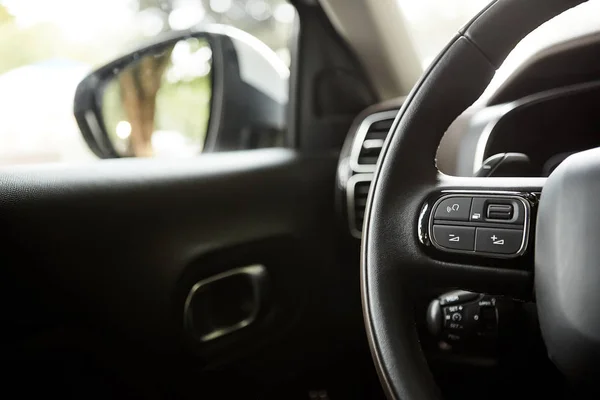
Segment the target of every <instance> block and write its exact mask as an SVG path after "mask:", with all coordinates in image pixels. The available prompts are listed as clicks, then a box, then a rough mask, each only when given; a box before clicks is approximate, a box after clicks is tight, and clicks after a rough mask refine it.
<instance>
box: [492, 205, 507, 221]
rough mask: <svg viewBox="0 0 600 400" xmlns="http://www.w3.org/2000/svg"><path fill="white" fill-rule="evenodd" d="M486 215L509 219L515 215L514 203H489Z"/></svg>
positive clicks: (493, 217)
mask: <svg viewBox="0 0 600 400" xmlns="http://www.w3.org/2000/svg"><path fill="white" fill-rule="evenodd" d="M486 216H487V218H488V219H500V220H504V221H509V220H511V219H512V217H513V205H512V204H488V206H487V212H486Z"/></svg>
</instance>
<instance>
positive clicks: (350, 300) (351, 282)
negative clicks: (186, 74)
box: [0, 0, 600, 400]
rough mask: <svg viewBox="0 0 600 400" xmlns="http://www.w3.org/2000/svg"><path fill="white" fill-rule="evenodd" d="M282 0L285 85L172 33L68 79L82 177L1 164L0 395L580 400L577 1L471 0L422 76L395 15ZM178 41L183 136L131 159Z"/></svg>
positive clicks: (54, 168) (581, 186)
mask: <svg viewBox="0 0 600 400" xmlns="http://www.w3.org/2000/svg"><path fill="white" fill-rule="evenodd" d="M191 1H192V2H194V1H197V2H201V0H191ZM211 3H212V2H211ZM290 3H291V4H292V5H293V7H294V9H295V13H296V20H295V23H294V29H293V31H292V35H291V38H290V49H291V54H292V57H291V64H290V66H289V68H288V67H287V66H284V65H283V64H282V63H281V61H280V60H278V59H276V57H275V56H274V54H275V53H274V52H273V51H272V50H270V49H269V48H268V47H267V45H265V44H264V43H262V42H261V41H260V40H258V39H256V38H254V37H250V35H249V34H247V33H245V32H243V31H242V30H238V29H236V28H232V27H228V26H225V25H224V24H213V25H210V26H202V27H191V28H189V29H185V30H174V31H172V32H169V33H166V34H164V35H162V36H158V37H157V38H155V39H154V40H152V41H149V42H148V43H146V44H145V45H143V46H135V48H134V49H133V50H132V51H129V52H126V53H124V54H122V55H121V56H119V57H116V58H114V59H112V60H106V62H104V63H100V64H99V65H97V66H96V67H95V69H94V70H93V71H90V72H89V73H88V74H87V75H86V76H85V77H84V78H83V79H82V80H81V81H80V82H79V83H78V86H77V89H76V91H75V93H74V96H73V103H72V105H73V107H72V114H73V117H74V119H75V121H76V123H77V126H78V134H79V135H81V138H82V140H84V141H85V144H86V145H87V146H88V147H89V149H90V151H91V152H92V153H93V155H94V157H95V158H96V159H97V160H96V161H94V162H88V163H33V164H27V165H17V164H15V165H2V166H0V224H1V225H2V227H3V229H2V230H1V231H0V237H1V238H2V240H1V241H0V252H1V254H2V262H1V265H2V268H1V273H2V277H1V279H0V288H1V290H0V296H1V297H2V302H1V304H2V311H3V312H2V314H3V321H4V322H3V324H2V325H3V327H4V328H3V337H4V340H3V344H4V346H3V347H4V348H3V351H2V356H1V360H2V364H3V366H4V370H5V372H4V373H3V374H2V379H1V381H2V382H3V385H2V387H3V392H4V393H3V395H4V396H5V397H6V398H36V397H37V398H39V397H41V396H48V395H49V396H56V397H58V398H64V399H75V398H77V399H81V398H86V399H198V398H200V399H242V398H243V399H267V400H268V399H291V400H293V399H310V400H338V399H385V398H388V399H403V400H404V399H405V400H413V399H414V400H417V399H440V398H446V399H470V398H473V399H513V398H515V399H516V398H540V399H546V398H559V399H568V398H595V395H594V393H597V391H598V385H596V381H595V379H596V377H598V376H599V375H598V374H599V373H600V346H599V345H598V343H600V319H599V318H600V317H599V316H600V298H599V297H598V296H596V294H597V293H598V290H597V288H598V284H600V269H599V268H598V267H599V262H598V260H599V259H600V247H599V246H598V245H597V241H598V238H600V213H598V212H596V210H595V208H596V206H597V204H598V200H597V199H598V198H599V197H600V150H598V149H596V148H597V147H600V133H599V130H600V114H599V112H598V105H599V104H600V56H599V54H600V29H599V28H598V27H599V25H598V21H599V19H598V15H600V14H598V13H597V12H598V11H600V8H599V7H598V5H600V1H598V0H590V1H589V2H584V1H582V0H493V1H491V3H489V4H487V1H486V2H485V3H486V4H483V3H482V4H481V5H480V7H478V11H477V12H473V13H472V15H470V18H472V19H471V20H470V21H469V22H467V23H466V24H464V25H463V27H462V28H460V29H459V30H458V31H457V32H455V33H454V35H453V36H452V37H448V38H447V40H446V43H447V44H446V45H445V47H444V48H443V49H441V51H439V54H438V55H437V56H436V57H435V58H433V59H432V60H431V61H430V62H429V63H428V64H427V65H426V67H425V68H424V69H422V68H421V65H420V62H419V61H418V58H417V57H416V55H415V54H416V50H415V48H414V46H413V45H412V44H411V43H412V42H411V41H412V40H413V39H412V36H411V33H410V32H409V28H408V27H407V26H408V22H407V21H408V20H409V18H408V17H407V16H406V15H404V16H403V15H402V10H401V9H400V8H399V7H398V5H397V4H396V3H395V2H391V1H380V0H318V1H317V0H291V1H290ZM580 3H587V4H581V5H580ZM206 4H208V2H207V3H206ZM228 4H229V3H228ZM206 7H208V6H206ZM449 7H451V6H449ZM594 13H596V14H594ZM582 15H583V16H586V18H587V19H586V18H584V17H582ZM579 18H580V19H579ZM533 39H535V44H536V45H537V46H538V47H535V46H533V47H532V50H531V51H530V52H529V53H527V52H525V51H523V49H525V45H527V44H528V43H530V44H531V43H533V42H534V40H533ZM186 46H187V47H186ZM190 48H191V49H193V51H195V52H196V53H193V54H198V57H200V54H203V55H204V56H206V54H209V56H208V57H210V59H211V63H212V64H211V65H210V73H208V70H207V71H205V74H204V75H202V77H203V79H204V77H205V76H206V77H209V78H207V80H206V82H208V83H202V84H203V85H204V84H206V85H210V88H211V93H212V95H211V98H210V99H209V100H206V101H205V103H206V110H207V111H206V114H201V113H200V112H199V111H198V110H199V108H200V107H199V106H197V104H196V103H194V102H195V101H197V99H195V98H193V97H185V96H188V95H189V96H191V94H190V93H192V91H190V92H189V93H188V92H186V91H185V90H186V89H184V88H183V87H182V86H178V89H177V91H176V92H175V93H180V96H181V98H182V99H183V100H182V101H185V102H188V103H189V102H191V103H190V104H193V106H194V107H196V108H194V109H193V110H194V111H193V112H192V113H191V114H189V115H190V117H189V118H201V119H202V121H204V122H205V123H206V126H207V128H206V133H205V135H206V140H205V142H203V143H202V146H203V147H202V148H201V149H200V150H199V151H198V150H197V149H196V150H195V152H194V153H193V156H189V157H185V158H168V157H167V158H160V157H153V156H152V154H153V150H152V146H153V145H155V141H154V139H152V140H150V137H151V136H152V134H153V129H154V127H153V125H152V124H154V121H158V119H157V117H156V115H158V111H157V109H158V107H159V106H160V107H162V106H163V104H165V103H164V101H163V99H164V98H165V97H160V96H164V93H166V92H159V89H158V86H156V85H160V82H166V81H164V80H163V81H161V79H163V77H162V76H163V73H164V74H165V76H166V78H165V79H167V78H169V76H170V75H169V74H168V73H167V72H169V71H172V70H173V69H172V66H171V65H170V64H169V62H171V61H169V60H175V59H176V58H175V57H176V56H178V57H182V56H180V55H181V54H184V53H182V50H181V49H190ZM207 49H208V50H207ZM190 54H192V53H190ZM173 62H174V61H173ZM194 65H195V67H194V68H196V67H198V65H200V64H194ZM165 71H167V72H165ZM153 74H154V75H153ZM194 76H196V75H194ZM198 76H199V75H198ZM196 78H197V76H196ZM169 79H170V78H169ZM189 82H192V81H191V80H189V81H188V83H189ZM202 82H204V81H202ZM193 84H194V85H195V84H196V81H193ZM190 85H192V84H191V83H190ZM190 87H191V86H190ZM190 90H191V89H190ZM159 93H163V94H160V95H159ZM194 93H195V92H194ZM27 96H35V93H28V94H27ZM117 98H118V99H119V100H118V102H117V103H115V101H116V100H115V99H117ZM148 99H150V100H148ZM115 104H117V106H115ZM182 104H183V103H177V104H176V105H175V106H172V105H171V106H169V107H171V108H168V112H167V114H168V115H175V116H176V115H179V114H177V113H178V110H183V109H184V106H183V105H182ZM198 104H199V103H198ZM203 104H204V103H203ZM164 107H167V106H166V105H165V106H164ZM165 109H167V108H165ZM34 111H35V110H34ZM5 112H8V113H10V109H5ZM181 112H183V111H181ZM33 118H35V117H33ZM127 118H128V119H127ZM161 118H163V117H161ZM173 118H175V117H173ZM186 118H188V117H187V116H186ZM148 120H150V121H152V124H150V125H149V124H148V123H147V121H148ZM123 121H129V122H127V123H126V124H124V123H123ZM161 121H163V120H161ZM186 121H187V122H186V123H189V121H191V119H188V120H186ZM161 123H162V122H161ZM157 124H158V122H157ZM165 135H166V134H165ZM165 137H166V136H165ZM0 141H1V136H0ZM157 143H158V142H157ZM597 309H598V310H597Z"/></svg>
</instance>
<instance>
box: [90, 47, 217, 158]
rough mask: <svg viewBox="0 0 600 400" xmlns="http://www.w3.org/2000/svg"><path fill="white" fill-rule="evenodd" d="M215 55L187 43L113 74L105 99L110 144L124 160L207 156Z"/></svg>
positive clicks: (135, 62)
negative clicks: (205, 153)
mask: <svg viewBox="0 0 600 400" xmlns="http://www.w3.org/2000/svg"><path fill="white" fill-rule="evenodd" d="M211 67H212V51H211V48H210V45H209V43H208V41H206V40H205V39H202V38H186V39H184V40H180V41H178V42H176V43H172V44H169V45H168V46H167V47H165V48H164V50H163V51H161V52H156V51H154V52H153V53H152V54H146V55H141V56H140V57H139V58H138V59H137V60H136V61H134V62H132V63H131V64H129V65H128V66H127V67H125V68H123V69H121V70H116V71H114V77H113V79H112V80H111V81H110V82H109V83H108V84H107V85H106V87H105V88H104V92H103V97H102V102H101V103H102V115H103V119H104V124H105V126H106V130H107V132H108V134H109V137H110V139H111V142H112V143H113V146H114V147H115V150H116V151H117V153H119V155H121V156H123V157H153V156H157V157H185V156H193V155H196V154H198V153H200V152H201V151H202V148H203V146H204V141H205V138H206V133H207V130H208V122H209V116H210V104H211V95H212V76H211V70H212V68H211Z"/></svg>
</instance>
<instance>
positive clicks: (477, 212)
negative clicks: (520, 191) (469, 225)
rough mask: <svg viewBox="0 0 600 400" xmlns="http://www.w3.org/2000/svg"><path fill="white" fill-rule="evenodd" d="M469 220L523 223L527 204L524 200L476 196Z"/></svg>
mask: <svg viewBox="0 0 600 400" xmlns="http://www.w3.org/2000/svg"><path fill="white" fill-rule="evenodd" d="M469 220H470V221H472V222H488V221H489V222H500V223H504V224H514V225H523V223H524V222H525V206H524V205H523V202H521V201H519V200H516V199H511V198H502V197H490V198H485V197H474V198H473V202H472V203H471V212H470V213H469Z"/></svg>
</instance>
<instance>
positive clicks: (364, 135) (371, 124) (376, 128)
mask: <svg viewBox="0 0 600 400" xmlns="http://www.w3.org/2000/svg"><path fill="white" fill-rule="evenodd" d="M397 113H398V111H397V110H393V111H386V112H381V113H377V114H372V115H369V116H368V117H367V118H365V119H364V120H363V122H362V123H361V124H360V126H359V127H358V130H357V132H356V137H355V139H354V144H353V145H352V152H351V154H350V166H351V168H352V170H353V171H354V172H373V171H375V164H377V160H378V159H379V155H380V154H381V148H382V147H383V142H384V141H385V138H386V137H387V135H388V132H389V131H390V128H391V127H392V123H393V122H394V118H395V117H396V114H397Z"/></svg>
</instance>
